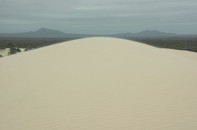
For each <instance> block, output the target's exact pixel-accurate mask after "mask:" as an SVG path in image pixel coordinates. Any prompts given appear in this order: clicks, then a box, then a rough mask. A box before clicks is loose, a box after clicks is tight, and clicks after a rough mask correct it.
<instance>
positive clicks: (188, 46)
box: [129, 37, 197, 52]
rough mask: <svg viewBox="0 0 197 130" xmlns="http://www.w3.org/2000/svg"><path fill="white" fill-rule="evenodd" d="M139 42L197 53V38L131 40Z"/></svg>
mask: <svg viewBox="0 0 197 130" xmlns="http://www.w3.org/2000/svg"><path fill="white" fill-rule="evenodd" d="M129 40H135V41H139V42H142V43H145V44H148V45H152V46H156V47H160V48H170V49H177V50H187V51H193V52H197V38H193V37H192V38H187V37H186V38H185V37H178V38H176V37H174V38H173V37H171V38H138V39H130V38H129Z"/></svg>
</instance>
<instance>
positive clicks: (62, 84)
mask: <svg viewBox="0 0 197 130" xmlns="http://www.w3.org/2000/svg"><path fill="white" fill-rule="evenodd" d="M180 53H181V54H180ZM188 55H189V56H188ZM196 55H197V54H196V53H189V52H188V54H184V53H182V52H178V53H177V52H176V51H173V50H168V49H160V48H155V47H152V46H148V45H145V44H141V43H138V42H134V41H128V40H123V39H117V38H107V37H95V38H84V39H79V40H73V41H68V42H63V43H59V44H56V45H51V46H48V47H43V48H40V49H37V50H33V51H29V52H25V53H20V54H17V55H12V56H9V57H4V58H1V59H0V129H1V130H57V129H58V130H101V129H102V130H131V129H132V130H171V129H173V130H186V129H189V130H196V129H197V124H196V122H197V116H196V115H197V111H196V110H197V101H196V100H197V94H196V92H197V87H196V86H197V80H196V77H197V59H196V58H193V57H196ZM190 56H192V58H191V57H190Z"/></svg>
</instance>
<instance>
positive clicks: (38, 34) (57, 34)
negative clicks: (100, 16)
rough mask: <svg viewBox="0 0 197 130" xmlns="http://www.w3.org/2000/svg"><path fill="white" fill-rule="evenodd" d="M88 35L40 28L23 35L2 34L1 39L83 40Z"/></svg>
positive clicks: (0, 34)
mask: <svg viewBox="0 0 197 130" xmlns="http://www.w3.org/2000/svg"><path fill="white" fill-rule="evenodd" d="M88 36H90V35H88V34H72V33H64V32H61V31H58V30H52V29H47V28H40V29H38V30H36V31H34V32H32V31H31V32H23V33H0V37H14V38H82V37H88Z"/></svg>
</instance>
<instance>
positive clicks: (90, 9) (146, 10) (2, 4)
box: [0, 0, 197, 34]
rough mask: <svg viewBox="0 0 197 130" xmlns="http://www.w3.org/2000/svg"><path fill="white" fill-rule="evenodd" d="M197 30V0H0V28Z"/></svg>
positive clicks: (95, 32) (83, 30) (114, 30)
mask: <svg viewBox="0 0 197 130" xmlns="http://www.w3.org/2000/svg"><path fill="white" fill-rule="evenodd" d="M41 27H46V28H51V29H57V30H60V31H63V32H69V33H91V34H107V33H121V32H140V31H143V30H146V29H155V30H159V31H164V32H173V33H195V34H197V0H0V32H24V31H35V30H37V29H39V28H41Z"/></svg>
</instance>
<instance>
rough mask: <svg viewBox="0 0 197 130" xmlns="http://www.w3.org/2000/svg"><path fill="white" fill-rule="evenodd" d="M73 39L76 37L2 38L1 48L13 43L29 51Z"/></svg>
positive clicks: (0, 39)
mask: <svg viewBox="0 0 197 130" xmlns="http://www.w3.org/2000/svg"><path fill="white" fill-rule="evenodd" d="M73 39H74V38H66V39H65V38H64V39H61V38H59V39H55V38H0V49H5V48H10V47H11V46H10V45H11V44H12V45H14V47H16V48H26V49H25V50H26V51H28V50H31V49H34V48H39V47H44V46H48V45H52V44H56V43H59V42H63V41H69V40H73ZM14 51H16V50H14Z"/></svg>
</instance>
